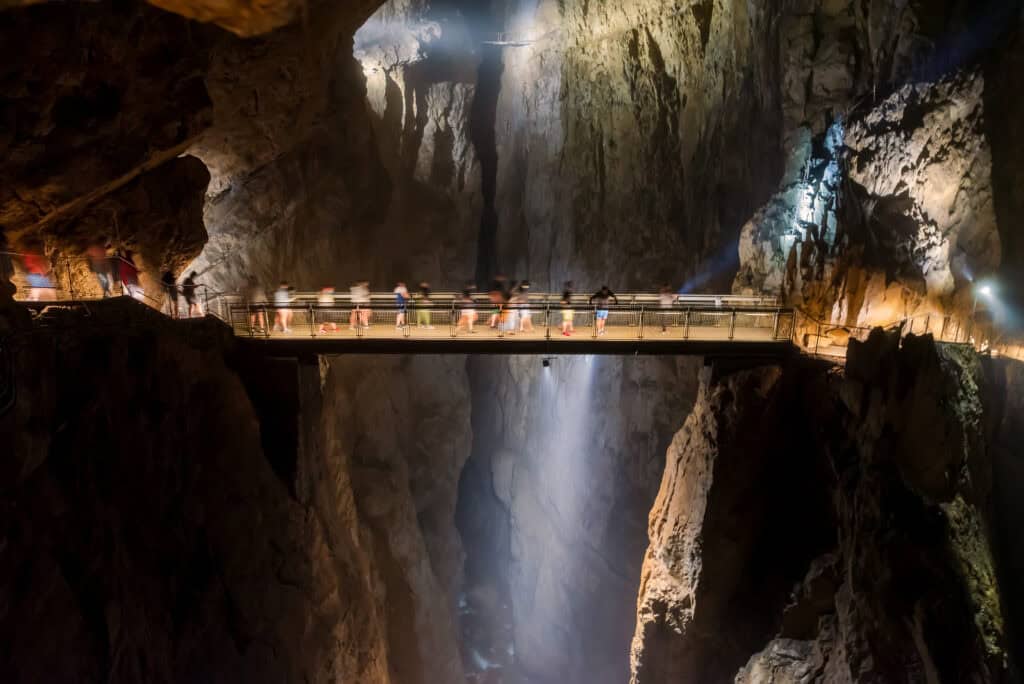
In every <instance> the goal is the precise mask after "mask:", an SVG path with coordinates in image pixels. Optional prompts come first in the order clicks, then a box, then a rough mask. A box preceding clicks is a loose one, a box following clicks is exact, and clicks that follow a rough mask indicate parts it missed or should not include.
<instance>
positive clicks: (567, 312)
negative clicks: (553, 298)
mask: <svg viewBox="0 0 1024 684" xmlns="http://www.w3.org/2000/svg"><path fill="white" fill-rule="evenodd" d="M572 291H573V285H572V281H571V280H567V281H565V287H564V288H562V299H561V304H562V335H564V336H565V337H569V336H570V335H572V334H573V333H574V332H576V327H575V326H574V325H573V320H574V319H575V318H576V312H575V311H573V310H572Z"/></svg>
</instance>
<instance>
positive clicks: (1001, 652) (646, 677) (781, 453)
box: [632, 331, 1020, 684]
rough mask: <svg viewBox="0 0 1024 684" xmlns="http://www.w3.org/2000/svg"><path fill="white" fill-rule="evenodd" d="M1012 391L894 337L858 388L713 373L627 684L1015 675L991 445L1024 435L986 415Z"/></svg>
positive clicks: (671, 474)
mask: <svg viewBox="0 0 1024 684" xmlns="http://www.w3.org/2000/svg"><path fill="white" fill-rule="evenodd" d="M879 332H880V331H879ZM1004 382H1005V380H1004V379H1003V370H1002V369H1001V368H999V367H998V366H997V367H995V368H993V367H992V366H983V365H982V364H981V363H980V361H979V359H977V358H976V357H975V356H974V355H973V353H972V352H965V351H963V350H959V349H955V348H940V347H936V346H935V345H934V344H933V343H932V342H931V340H930V339H928V338H912V339H910V340H907V341H906V343H905V344H904V346H903V348H902V349H897V347H896V343H895V340H894V339H887V338H885V337H884V336H882V335H880V334H878V335H875V336H873V337H872V338H871V340H869V342H868V343H867V344H865V345H860V344H855V345H854V346H853V347H852V348H851V350H850V359H849V362H848V365H847V369H846V372H845V375H844V376H839V375H837V374H834V373H829V372H827V371H826V369H825V368H823V367H816V366H814V365H813V364H808V363H806V362H798V363H795V364H793V365H787V366H781V367H764V368H757V369H753V370H746V371H739V372H728V371H725V372H722V373H721V374H718V373H716V370H715V369H714V368H713V367H712V368H711V369H708V370H706V371H705V373H704V375H703V376H702V382H701V388H700V392H699V394H698V398H697V403H696V406H695V408H694V411H693V412H692V413H691V415H690V416H689V418H687V421H686V424H685V425H684V427H683V429H682V430H681V431H680V432H679V433H678V434H677V435H676V437H675V439H674V441H673V443H672V446H671V447H670V448H669V451H668V465H667V468H666V471H665V476H664V479H663V480H662V485H661V490H660V492H659V494H658V499H657V502H656V503H655V505H654V507H653V508H652V510H651V516H650V535H651V545H650V548H649V549H648V552H647V556H646V558H645V561H644V568H643V578H642V581H641V588H640V599H639V605H638V615H637V628H636V635H635V638H634V641H633V652H632V671H633V676H632V681H633V682H636V683H638V684H639V683H643V682H664V681H732V680H733V678H734V677H735V681H737V682H744V683H746V682H764V681H785V682H808V681H829V682H833V681H834V682H870V681H896V680H902V679H908V678H909V679H910V680H914V681H917V680H918V679H921V680H925V679H929V680H935V681H946V680H949V679H954V680H955V679H959V678H967V679H971V680H972V681H984V682H1001V681H1015V679H1014V677H1016V676H1017V674H1016V671H1015V669H1014V667H1013V666H1012V664H1011V657H1012V655H1013V654H1012V652H1011V651H1012V648H1013V647H1014V643H1015V642H1014V640H1013V631H1012V626H1011V627H1009V628H1008V622H1009V620H1008V616H1009V613H1007V605H1008V604H1006V603H1005V601H1003V600H1002V599H1001V598H1000V597H1001V595H1002V592H1003V587H1011V588H1012V587H1014V585H1015V579H1014V575H1013V574H1012V573H1013V568H1014V567H1019V554H1017V552H1016V550H1015V546H1014V545H1013V544H1007V543H1006V537H1005V529H1006V526H1007V525H1010V524H1013V523H1012V522H1010V521H1011V520H1013V519H1014V518H1013V515H1014V513H1013V512H1012V511H1011V510H1010V509H1012V507H1013V504H1012V503H1009V502H1008V501H1007V500H1006V498H1005V494H1000V492H999V491H998V489H999V488H996V489H993V481H994V477H995V476H997V475H998V474H999V473H1008V472H1009V470H1008V468H1011V467H1010V466H1009V461H1007V460H1006V459H1005V456H999V455H998V452H994V451H993V450H992V449H991V448H990V446H989V445H993V444H999V443H1002V442H1003V441H1004V440H1005V439H1007V438H1008V437H1009V436H1010V435H1011V434H1013V433H1014V431H1015V430H1016V429H1017V428H1015V427H1011V426H1010V425H1008V424H1006V423H1003V424H1002V425H1000V424H998V423H995V422H991V421H989V422H986V420H985V418H984V417H985V416H986V415H993V414H994V415H1000V414H1002V412H1003V410H1004V408H1003V407H1004V401H1005V399H1004V396H1005V395H1004V394H1003V392H1004V391H1005V385H1004V384H1003V383H1004ZM994 454H995V455H994ZM1015 477H1016V479H1012V478H1011V479H1010V481H1013V482H1017V483H1019V481H1020V478H1019V472H1018V473H1017V474H1016V476H1015ZM1007 506H1008V507H1009V508H1007ZM1014 562H1016V563H1018V565H1017V566H1014V565H1013V563H1014ZM1013 610H1017V609H1016V608H1014V609H1013ZM1017 615H1018V616H1019V614H1017ZM766 644H767V645H766Z"/></svg>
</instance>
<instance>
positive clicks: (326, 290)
mask: <svg viewBox="0 0 1024 684" xmlns="http://www.w3.org/2000/svg"><path fill="white" fill-rule="evenodd" d="M316 303H317V306H319V307H320V308H321V309H323V311H321V312H320V316H321V317H322V318H324V319H325V320H323V322H321V323H320V329H319V332H320V334H321V335H323V334H325V333H332V332H338V324H337V323H335V322H334V321H332V320H326V318H327V317H328V316H331V315H332V314H334V313H335V312H333V311H331V309H333V308H334V288H333V287H330V286H327V287H323V288H321V289H320V294H318V295H317V297H316Z"/></svg>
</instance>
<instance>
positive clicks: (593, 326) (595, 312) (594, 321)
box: [590, 307, 597, 340]
mask: <svg viewBox="0 0 1024 684" xmlns="http://www.w3.org/2000/svg"><path fill="white" fill-rule="evenodd" d="M591 327H592V328H593V330H594V332H593V333H592V334H591V335H590V336H591V337H592V338H594V339H595V340H596V339H597V307H594V308H593V318H592V319H591Z"/></svg>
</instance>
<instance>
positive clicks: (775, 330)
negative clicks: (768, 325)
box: [772, 309, 779, 340]
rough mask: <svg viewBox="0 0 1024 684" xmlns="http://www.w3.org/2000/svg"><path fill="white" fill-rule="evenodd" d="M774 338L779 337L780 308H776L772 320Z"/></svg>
mask: <svg viewBox="0 0 1024 684" xmlns="http://www.w3.org/2000/svg"><path fill="white" fill-rule="evenodd" d="M772 339H773V340H777V339H779V310H778V309H776V310H775V316H774V317H773V320H772Z"/></svg>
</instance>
